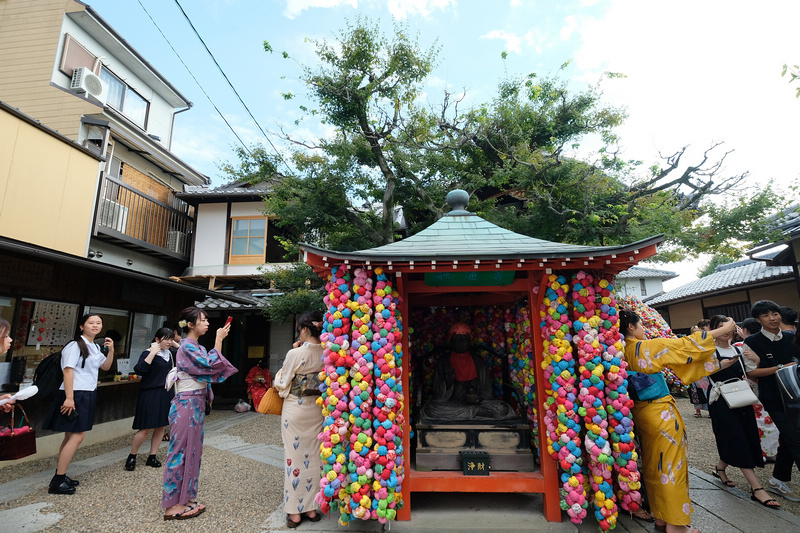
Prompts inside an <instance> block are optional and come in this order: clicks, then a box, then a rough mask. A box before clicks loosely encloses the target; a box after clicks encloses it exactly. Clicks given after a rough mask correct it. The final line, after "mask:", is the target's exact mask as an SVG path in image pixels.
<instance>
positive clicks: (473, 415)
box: [420, 322, 518, 422]
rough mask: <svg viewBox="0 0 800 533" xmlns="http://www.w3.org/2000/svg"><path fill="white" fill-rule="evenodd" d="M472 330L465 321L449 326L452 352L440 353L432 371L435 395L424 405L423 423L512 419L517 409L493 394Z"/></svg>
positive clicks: (515, 416) (422, 411) (421, 414)
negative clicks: (472, 348) (472, 346)
mask: <svg viewBox="0 0 800 533" xmlns="http://www.w3.org/2000/svg"><path fill="white" fill-rule="evenodd" d="M471 340H472V332H471V330H470V328H469V326H467V325H466V324H464V323H461V322H459V323H457V324H453V326H452V327H451V328H450V333H449V343H450V352H449V353H444V354H442V355H440V356H439V358H438V360H437V361H436V367H435V368H434V374H433V397H432V398H430V399H428V400H427V401H426V402H425V404H424V405H423V406H422V410H421V411H420V418H421V421H422V422H437V421H438V422H452V421H484V420H511V419H515V418H518V416H517V413H516V412H515V411H514V409H513V408H512V407H511V406H510V405H508V404H507V403H506V402H504V401H503V400H497V399H495V398H494V397H493V396H492V382H491V379H490V377H489V371H488V369H487V367H486V363H485V362H484V361H483V359H482V358H480V357H478V356H477V355H475V354H473V353H472V352H471V351H470V342H471Z"/></svg>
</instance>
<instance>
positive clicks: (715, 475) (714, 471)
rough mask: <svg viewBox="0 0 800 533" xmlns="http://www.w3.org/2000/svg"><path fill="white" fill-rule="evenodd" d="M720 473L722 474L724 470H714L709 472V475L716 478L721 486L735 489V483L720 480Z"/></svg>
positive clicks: (728, 480) (726, 475)
mask: <svg viewBox="0 0 800 533" xmlns="http://www.w3.org/2000/svg"><path fill="white" fill-rule="evenodd" d="M720 472H722V473H724V472H725V469H724V468H715V469H714V470H713V471H712V472H711V475H712V476H714V477H715V478H717V479H718V480H719V482H720V483H722V484H723V485H725V486H726V487H735V486H736V483H734V482H733V481H731V480H730V479H722V477H721V476H720V475H719V473H720ZM725 477H728V474H725Z"/></svg>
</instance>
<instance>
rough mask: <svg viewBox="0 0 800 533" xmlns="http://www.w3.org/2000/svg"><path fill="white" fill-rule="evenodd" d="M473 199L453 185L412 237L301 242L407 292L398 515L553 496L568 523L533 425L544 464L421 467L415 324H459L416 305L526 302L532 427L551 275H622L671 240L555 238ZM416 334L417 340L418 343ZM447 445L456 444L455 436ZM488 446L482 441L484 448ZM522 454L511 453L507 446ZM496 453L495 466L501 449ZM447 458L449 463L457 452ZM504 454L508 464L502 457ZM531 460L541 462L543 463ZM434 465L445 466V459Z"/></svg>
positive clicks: (313, 262) (554, 468)
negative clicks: (365, 244)
mask: <svg viewBox="0 0 800 533" xmlns="http://www.w3.org/2000/svg"><path fill="white" fill-rule="evenodd" d="M468 201H469V195H468V194H467V192H466V191H463V190H455V191H452V192H450V194H448V196H447V202H448V204H449V205H450V207H451V211H450V212H449V213H447V214H445V215H444V216H443V217H442V218H441V219H440V220H438V221H437V222H435V223H434V224H432V225H431V226H430V227H428V228H426V229H425V230H423V231H421V232H419V233H417V234H415V235H413V236H411V237H408V238H406V239H404V240H402V241H398V242H394V243H391V244H387V245H384V246H379V247H375V248H370V249H366V250H359V251H355V252H336V251H331V250H325V249H321V248H317V247H315V246H311V245H308V244H304V245H302V246H301V249H302V252H303V258H304V261H305V262H306V263H307V264H308V265H310V266H311V267H313V268H314V270H315V271H316V272H317V273H318V274H319V275H320V276H322V277H326V276H328V275H330V273H331V269H333V268H334V267H339V266H340V265H343V266H344V268H354V269H355V268H361V269H365V270H367V271H375V269H378V268H379V267H380V268H381V269H382V270H383V273H384V274H386V275H387V276H389V277H391V278H392V279H393V286H394V287H395V290H396V291H397V292H398V293H399V297H400V304H399V306H398V309H399V316H400V317H401V319H400V320H401V321H402V326H403V330H404V334H403V335H402V350H403V357H402V363H401V364H402V386H403V388H402V390H403V391H404V394H405V397H404V404H403V424H404V427H403V429H404V431H403V437H402V439H403V465H404V469H405V470H404V480H403V483H402V493H403V499H404V500H405V505H404V506H403V507H402V508H401V509H400V510H399V511H398V513H397V519H398V520H409V519H410V513H411V503H412V500H413V497H412V494H413V493H419V492H501V493H511V492H523V493H541V494H543V498H544V515H545V517H546V518H547V520H549V521H560V520H561V509H560V507H559V486H560V485H559V479H558V465H557V463H556V461H555V460H553V459H552V458H551V457H550V456H549V455H548V454H547V452H546V450H547V439H546V434H545V431H543V430H540V431H538V433H537V432H535V431H534V432H533V435H534V437H533V438H532V439H531V442H530V443H529V444H530V445H531V446H530V447H529V449H528V451H527V452H526V453H532V454H534V455H535V454H536V453H537V452H536V450H538V455H539V457H535V461H536V463H538V466H536V467H533V466H531V467H530V468H517V469H509V468H508V467H506V468H504V469H503V471H500V469H495V468H492V469H491V470H490V471H489V472H488V475H467V472H466V471H463V470H462V469H461V468H458V469H452V468H451V469H438V468H435V467H430V466H426V467H424V468H420V467H419V466H418V465H419V464H420V463H421V462H422V461H420V459H419V457H416V456H415V455H419V454H420V451H421V447H422V445H423V444H424V443H422V442H421V441H422V440H423V438H424V433H425V430H423V431H422V434H420V429H419V428H417V427H415V426H416V425H417V423H418V420H415V419H414V418H413V415H414V413H413V412H412V410H413V408H414V406H415V404H419V403H421V402H424V401H425V398H415V397H414V395H415V394H424V387H418V386H417V385H416V383H417V381H418V380H417V378H419V376H412V373H413V372H417V371H418V370H417V369H419V368H420V365H419V364H415V363H416V359H415V358H416V357H420V353H419V352H420V351H421V350H422V349H423V348H424V346H423V344H422V343H418V342H415V341H414V337H412V336H411V335H409V334H408V332H409V331H411V330H413V331H414V332H415V333H414V335H417V333H416V332H417V331H419V330H421V329H425V328H437V329H438V330H440V331H442V330H443V331H445V332H446V330H447V328H449V327H450V324H441V323H436V322H435V321H432V320H427V319H426V320H423V321H422V322H420V323H415V322H414V320H415V318H414V317H416V316H422V315H419V313H417V312H416V310H419V309H431V308H433V309H438V310H447V309H461V310H464V309H471V308H475V307H476V306H481V307H485V306H501V307H502V306H511V305H514V304H516V305H521V306H522V307H523V311H525V312H526V314H527V316H528V317H529V318H530V320H529V324H530V327H528V328H527V329H526V330H525V333H524V335H525V336H526V337H527V338H526V339H524V340H525V341H526V342H527V346H529V351H528V352H527V353H525V354H523V355H522V356H523V357H527V358H528V359H530V358H531V357H532V360H529V361H528V362H527V363H528V365H527V366H528V367H529V368H530V369H531V374H532V378H531V381H532V382H533V383H532V388H533V390H532V395H531V397H532V398H534V400H533V401H534V402H535V404H534V405H533V406H532V407H533V409H531V410H529V415H528V417H529V420H527V422H529V423H530V424H531V427H532V428H533V427H536V426H538V427H539V428H542V427H544V423H543V413H544V407H543V402H544V401H545V399H546V398H547V395H546V391H545V386H546V385H547V383H546V381H545V380H544V374H543V370H542V361H543V344H542V338H541V332H540V318H539V316H540V315H539V313H540V306H541V304H542V301H543V297H544V293H545V291H544V288H545V287H546V285H547V282H548V277H549V276H550V274H553V273H560V274H564V275H567V276H569V275H572V274H574V273H577V272H578V271H581V270H584V271H591V272H597V273H603V274H612V275H614V274H617V273H619V272H621V271H623V270H627V269H628V268H630V267H631V266H633V265H636V264H637V263H639V262H640V261H642V260H644V259H646V258H648V257H651V256H653V255H655V254H656V252H657V250H656V247H657V245H658V244H660V243H661V241H662V238H661V237H660V236H657V237H653V238H650V239H646V240H642V241H639V242H636V243H632V244H628V245H624V246H607V247H604V246H579V245H572V244H563V243H556V242H550V241H545V240H541V239H536V238H533V237H528V236H525V235H520V234H517V233H514V232H512V231H508V230H505V229H503V228H501V227H498V226H496V225H494V224H492V223H490V222H487V221H486V220H484V219H482V218H480V217H478V216H476V215H475V214H473V213H469V212H468V211H466V210H465V209H466V206H467V204H468ZM426 312H427V311H426ZM424 316H429V315H424ZM520 331H522V330H520ZM489 333H490V334H491V332H489ZM410 339H411V341H412V342H409V341H410ZM498 375H499V374H498ZM410 379H414V384H413V390H412V388H410V387H412V383H411V382H410ZM530 413H532V416H531V414H530ZM530 418H533V420H531V419H530ZM483 427H485V425H484V426H480V427H479V428H478V429H477V430H476V431H477V432H478V433H480V431H481V429H480V428H483ZM427 429H428V430H430V428H427ZM446 429H447V428H446ZM449 429H450V431H451V432H452V431H455V432H458V431H459V430H463V431H464V436H463V438H462V439H461V441H462V442H463V443H464V444H463V448H471V449H474V448H476V446H475V442H473V439H480V438H482V437H481V435H478V436H477V437H476V436H475V435H473V434H474V433H475V432H476V431H470V430H469V428H464V427H461V426H457V425H456V426H455V427H454V428H449ZM412 431H415V433H414V438H415V439H417V441H418V442H417V443H416V447H415V446H414V445H412V442H411V441H412V439H411V437H410V435H411V434H412ZM434 433H436V432H434ZM501 433H502V432H501ZM506 433H508V432H506ZM512 433H513V430H512ZM468 434H469V435H468ZM429 436H430V434H429ZM505 436H506V437H507V436H508V435H507V434H506V435H505ZM435 437H436V438H429V439H428V440H430V441H431V442H432V444H433V446H434V448H435V446H436V443H437V442H440V441H442V439H440V438H438V437H441V435H440V434H439V433H436V434H435ZM445 437H447V436H446V435H445ZM484 437H486V435H484ZM448 438H449V437H448ZM504 439H505V437H503V436H502V435H501V436H500V437H496V438H492V436H491V434H489V435H488V438H485V439H484V440H485V442H484V444H486V443H487V442H488V443H489V445H488V447H489V448H492V447H493V446H494V447H496V448H498V449H499V448H502V442H504ZM456 440H457V439H456ZM444 442H448V441H447V438H445V439H444ZM449 442H452V439H451V440H450V441H449ZM470 443H471V444H470ZM428 444H430V443H428ZM445 446H452V445H448V444H445ZM480 447H481V446H480V444H478V445H477V448H480ZM415 448H416V451H415ZM531 449H533V450H534V451H530V450H531ZM432 451H433V452H437V451H439V450H435V449H434V450H432ZM444 451H445V452H446V451H447V450H444ZM450 451H452V450H450ZM460 451H461V452H464V451H465V450H463V449H462V450H460ZM518 452H519V450H512V451H509V450H506V451H505V452H503V453H518ZM488 455H489V461H490V463H491V462H492V457H491V456H492V451H491V450H490V451H489V453H488ZM437 457H438V456H437ZM442 457H444V458H443V459H442V461H443V463H442V464H444V463H445V462H446V461H447V460H446V459H445V458H446V457H447V454H446V453H445V454H444V455H443V456H442ZM496 459H497V461H500V455H498V456H497V458H496ZM529 463H530V464H531V465H533V461H529ZM433 464H434V466H435V464H436V463H435V462H434V463H433ZM509 464H514V463H513V462H512V463H509Z"/></svg>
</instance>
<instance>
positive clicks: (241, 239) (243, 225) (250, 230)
mask: <svg viewBox="0 0 800 533" xmlns="http://www.w3.org/2000/svg"><path fill="white" fill-rule="evenodd" d="M231 222H232V224H231V253H230V263H231V264H232V265H236V264H239V265H246V264H255V263H263V262H264V253H265V251H266V241H267V219H266V217H252V218H249V217H248V218H239V217H236V218H233V219H231Z"/></svg>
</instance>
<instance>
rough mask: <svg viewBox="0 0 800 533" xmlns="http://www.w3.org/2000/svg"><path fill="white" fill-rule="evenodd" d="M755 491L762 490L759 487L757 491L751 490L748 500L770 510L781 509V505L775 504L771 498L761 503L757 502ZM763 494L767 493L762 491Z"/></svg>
mask: <svg viewBox="0 0 800 533" xmlns="http://www.w3.org/2000/svg"><path fill="white" fill-rule="evenodd" d="M757 490H764V489H763V488H761V487H758V488H757V489H753V490H751V491H750V499H751V500H753V501H754V502H758V503H760V504H761V505H763V506H764V507H768V508H770V509H780V508H781V504H779V503H778V502H776V501H775V500H773V499H772V498H770V499H768V500H764V501H763V502H762V501H761V500H759V499H758V498H756V491H757ZM764 492H767V491H765V490H764ZM771 504H776V505H771Z"/></svg>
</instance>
